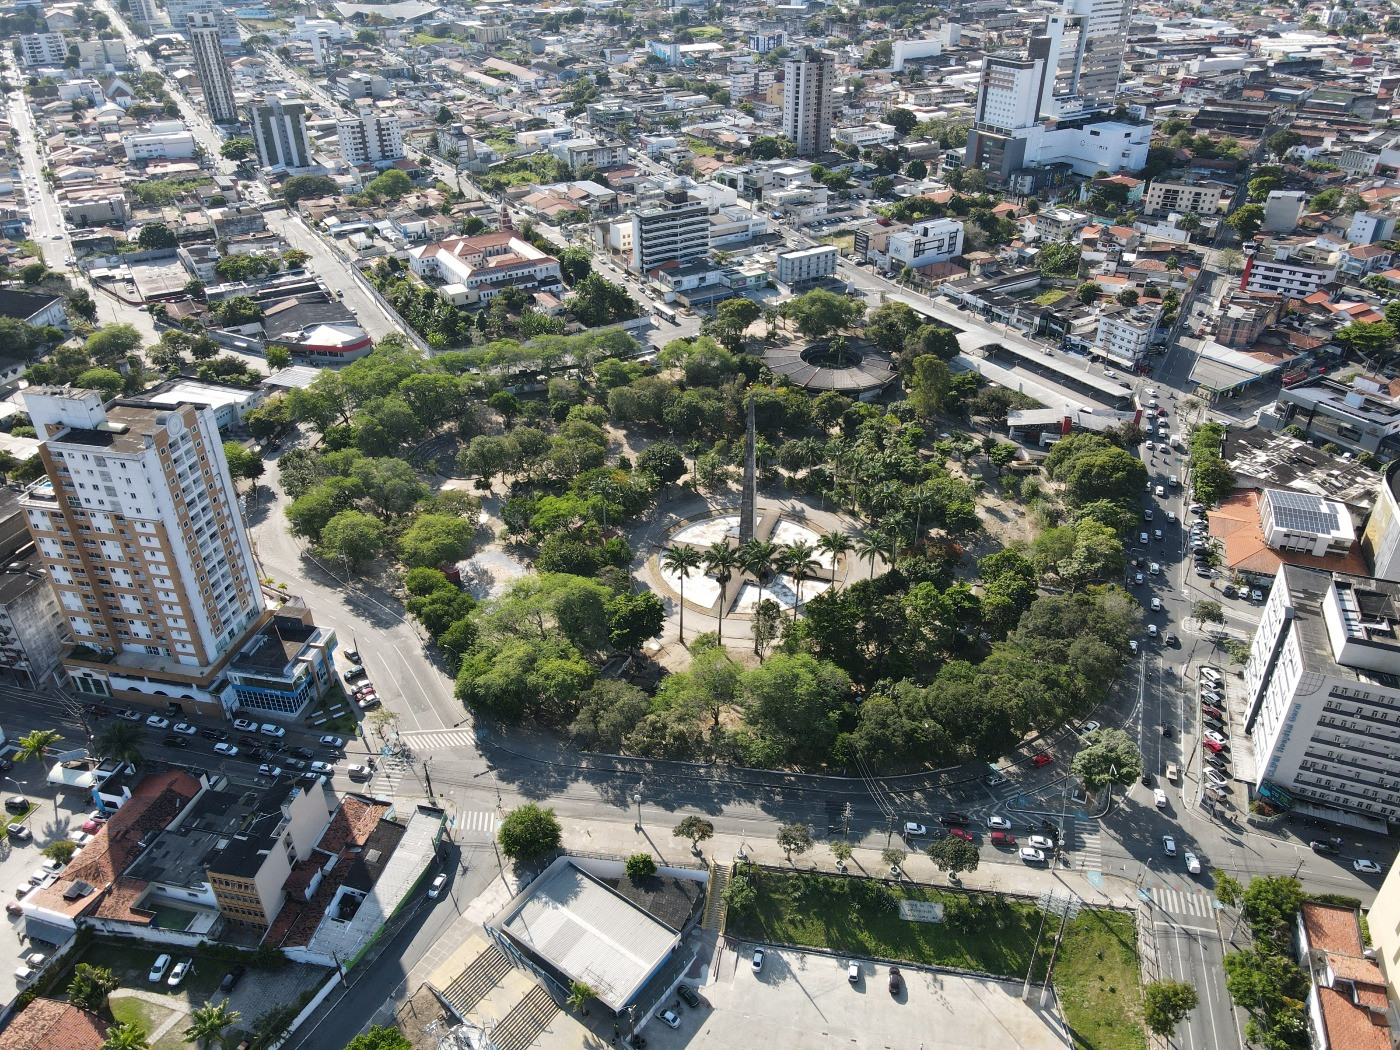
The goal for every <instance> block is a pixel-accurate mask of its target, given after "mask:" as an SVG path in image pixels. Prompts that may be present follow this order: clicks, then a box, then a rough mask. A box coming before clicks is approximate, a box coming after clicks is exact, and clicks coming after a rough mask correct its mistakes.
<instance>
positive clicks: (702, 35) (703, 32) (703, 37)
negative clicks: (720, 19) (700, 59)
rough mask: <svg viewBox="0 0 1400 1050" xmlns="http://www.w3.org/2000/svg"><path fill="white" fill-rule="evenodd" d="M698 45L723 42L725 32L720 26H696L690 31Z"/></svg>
mask: <svg viewBox="0 0 1400 1050" xmlns="http://www.w3.org/2000/svg"><path fill="white" fill-rule="evenodd" d="M690 35H691V36H692V37H693V38H694V39H695V41H696V43H699V44H708V43H709V42H710V41H711V40H723V39H724V30H723V29H721V28H720V27H719V26H696V27H695V28H693V29H692V30H691V31H690Z"/></svg>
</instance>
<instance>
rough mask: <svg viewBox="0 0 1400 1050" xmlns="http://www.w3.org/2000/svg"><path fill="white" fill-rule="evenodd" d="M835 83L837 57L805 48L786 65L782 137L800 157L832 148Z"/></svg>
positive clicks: (791, 57)
mask: <svg viewBox="0 0 1400 1050" xmlns="http://www.w3.org/2000/svg"><path fill="white" fill-rule="evenodd" d="M835 82H836V56H835V55H834V54H832V53H831V52H830V51H822V50H820V49H819V48H815V47H804V48H802V49H801V50H800V51H797V52H796V53H795V54H792V55H790V56H788V58H787V59H786V60H785V61H784V63H783V134H784V135H785V136H787V137H788V139H790V140H791V141H792V142H793V144H794V145H795V146H796V147H797V155H798V156H799V157H815V156H818V155H820V154H822V153H826V152H828V151H829V150H830V149H831V92H832V89H833V88H834V87H835Z"/></svg>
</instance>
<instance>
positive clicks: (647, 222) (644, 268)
mask: <svg viewBox="0 0 1400 1050" xmlns="http://www.w3.org/2000/svg"><path fill="white" fill-rule="evenodd" d="M709 251H710V205H709V203H708V202H707V201H705V200H704V199H703V198H700V197H697V196H694V195H692V194H691V193H689V192H688V191H686V190H685V189H681V188H671V189H667V190H666V191H665V193H663V194H662V195H661V197H660V198H659V200H657V201H656V203H654V204H651V205H650V206H647V207H640V208H637V209H636V210H635V211H633V213H632V269H634V270H636V271H637V272H638V273H641V274H649V273H651V272H652V271H653V270H656V269H658V268H660V267H662V266H666V265H668V264H672V263H687V262H690V261H692V260H694V259H700V258H703V257H704V256H705V255H707V254H708V253H709Z"/></svg>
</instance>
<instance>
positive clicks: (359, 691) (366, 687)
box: [350, 682, 376, 698]
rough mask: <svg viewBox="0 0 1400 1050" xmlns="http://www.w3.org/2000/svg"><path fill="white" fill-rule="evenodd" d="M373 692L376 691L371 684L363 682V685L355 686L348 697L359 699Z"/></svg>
mask: <svg viewBox="0 0 1400 1050" xmlns="http://www.w3.org/2000/svg"><path fill="white" fill-rule="evenodd" d="M375 691H376V690H375V688H374V683H373V682H365V683H364V684H363V685H359V686H356V687H355V690H354V692H352V693H351V694H350V695H351V696H353V697H356V698H359V697H362V696H364V695H365V694H366V693H373V692H375Z"/></svg>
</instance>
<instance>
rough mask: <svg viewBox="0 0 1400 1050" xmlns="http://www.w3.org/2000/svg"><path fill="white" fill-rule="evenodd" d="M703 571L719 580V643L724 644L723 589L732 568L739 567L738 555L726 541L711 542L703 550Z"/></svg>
mask: <svg viewBox="0 0 1400 1050" xmlns="http://www.w3.org/2000/svg"><path fill="white" fill-rule="evenodd" d="M704 559H705V571H706V572H707V573H709V574H710V575H711V576H713V577H714V578H715V579H716V580H718V581H719V644H720V645H723V644H724V607H725V605H727V604H728V603H727V602H726V601H725V600H724V597H725V594H724V589H725V588H726V587H727V586H728V585H729V581H730V580H732V579H733V578H734V570H735V569H737V568H738V567H739V555H737V554H735V553H734V548H733V547H731V546H729V544H727V543H712V544H710V547H709V550H707V551H705V554H704Z"/></svg>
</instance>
